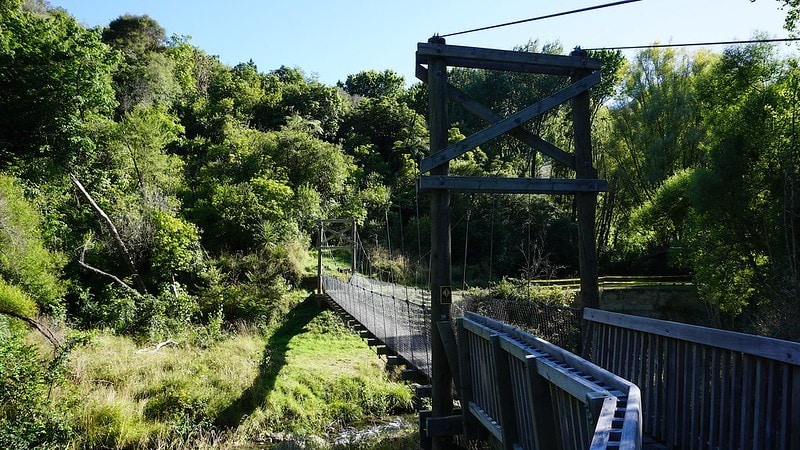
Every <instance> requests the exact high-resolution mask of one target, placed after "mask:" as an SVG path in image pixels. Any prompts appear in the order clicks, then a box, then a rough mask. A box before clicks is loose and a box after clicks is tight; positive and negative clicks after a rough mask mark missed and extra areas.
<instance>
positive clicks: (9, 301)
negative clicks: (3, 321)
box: [0, 276, 37, 318]
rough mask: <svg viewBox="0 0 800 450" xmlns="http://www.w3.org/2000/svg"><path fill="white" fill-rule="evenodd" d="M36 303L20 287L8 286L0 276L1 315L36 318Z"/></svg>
mask: <svg viewBox="0 0 800 450" xmlns="http://www.w3.org/2000/svg"><path fill="white" fill-rule="evenodd" d="M36 312H37V308H36V302H34V301H33V299H32V298H31V297H30V296H29V295H28V294H26V293H25V291H23V290H22V289H20V288H19V286H15V285H13V284H8V283H6V281H5V280H4V279H3V277H1V276H0V313H10V314H14V315H17V316H22V317H31V318H32V317H36Z"/></svg>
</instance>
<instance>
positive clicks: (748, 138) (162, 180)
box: [0, 0, 800, 449]
mask: <svg viewBox="0 0 800 450" xmlns="http://www.w3.org/2000/svg"><path fill="white" fill-rule="evenodd" d="M783 3H784V4H785V5H786V6H788V7H789V8H790V9H789V10H788V12H789V15H788V19H787V20H788V21H787V24H788V25H787V26H788V27H789V28H790V29H794V27H795V26H796V25H795V24H796V9H797V6H796V5H795V3H796V2H794V1H784V2H783ZM517 50H519V51H527V52H547V53H559V54H560V53H563V49H562V48H561V46H560V44H558V43H557V42H548V43H540V42H536V41H534V42H529V43H524V44H523V45H521V46H520V47H519V48H518V49H517ZM593 56H595V57H597V58H600V59H602V61H603V62H604V69H603V82H602V83H601V84H600V85H598V86H597V87H596V88H595V89H594V90H593V91H592V113H593V147H594V153H595V160H596V167H597V168H598V170H599V175H600V177H601V178H604V179H607V180H608V182H609V186H610V191H609V192H608V193H605V194H602V195H601V196H600V201H599V210H598V223H597V225H598V247H599V251H600V259H601V272H602V273H603V274H607V275H666V274H689V275H691V276H692V277H693V278H694V281H695V282H696V284H697V286H698V288H699V291H700V293H701V295H702V297H703V298H704V300H705V301H707V302H709V303H710V304H711V305H713V306H714V307H715V308H716V309H717V310H718V311H720V314H721V315H720V324H721V325H725V326H728V327H734V328H738V329H740V330H747V331H756V332H758V333H762V334H768V335H772V336H776V337H783V338H789V339H800V328H798V326H797V324H798V320H797V318H798V316H800V303H798V302H799V301H800V247H799V245H800V244H798V241H800V219H799V218H800V199H799V198H798V197H799V196H798V190H800V167H798V160H799V159H800V151H799V150H800V146H798V140H797V136H798V128H797V116H798V104H800V102H798V98H800V67H799V66H798V63H797V61H796V60H794V59H791V58H785V57H780V56H778V55H777V53H776V50H775V48H774V47H772V46H770V45H766V44H754V45H748V46H736V47H731V48H727V49H725V50H724V51H722V52H721V53H709V52H704V51H701V52H697V53H685V52H681V51H676V50H673V49H651V50H645V51H642V52H640V53H639V54H638V55H637V56H636V57H635V58H633V59H632V60H625V59H624V58H623V57H622V55H621V54H620V53H618V52H597V53H594V54H593ZM450 78H451V80H452V82H453V83H454V84H455V85H457V86H458V87H459V88H460V89H461V90H462V91H464V92H466V93H467V94H469V95H470V96H472V97H473V98H475V99H477V100H480V101H482V102H484V103H485V104H487V105H489V106H492V107H493V108H494V109H495V110H496V111H497V112H498V113H499V114H505V115H507V114H510V113H512V112H514V111H516V110H518V109H519V108H521V107H523V106H525V105H527V104H528V103H530V102H532V101H535V100H536V99H538V98H541V97H542V96H546V95H549V94H550V93H552V92H554V91H556V90H558V89H560V88H562V87H563V86H564V85H565V83H566V82H567V80H565V79H560V78H558V77H552V76H543V75H520V74H511V73H502V72H487V71H482V70H472V69H469V70H467V69H456V70H453V71H452V72H451V74H450ZM406 81H407V80H403V79H402V77H400V76H398V75H397V74H395V73H393V72H391V71H384V72H379V71H368V72H359V73H355V74H352V75H350V76H348V77H347V79H346V80H343V81H341V82H340V83H338V84H337V85H336V86H327V85H324V84H323V83H321V82H319V81H318V80H317V79H315V78H314V77H311V76H308V75H307V74H306V73H304V72H303V70H302V69H300V68H290V67H278V68H273V69H270V70H267V71H264V70H263V69H260V68H258V67H257V66H256V64H255V63H254V62H252V61H248V62H243V63H241V64H238V65H236V66H234V67H229V66H226V65H224V64H222V63H221V62H220V61H219V60H218V59H217V58H215V57H213V56H211V55H208V54H207V53H205V52H204V51H203V50H202V49H200V48H197V47H196V46H194V45H193V44H192V43H191V40H190V39H188V38H186V37H183V36H167V35H166V33H165V30H164V29H163V28H162V27H161V26H160V25H159V24H158V23H157V21H155V20H154V19H152V18H150V17H147V16H132V15H123V16H120V17H119V18H117V19H115V20H114V21H112V22H111V23H109V24H108V26H106V27H100V28H97V29H88V28H86V27H84V26H82V25H81V24H79V23H78V22H77V21H76V20H75V19H74V18H73V17H71V16H70V15H69V14H68V13H67V12H65V11H63V10H59V9H56V8H52V7H51V6H49V5H48V4H47V3H46V2H44V1H42V0H0V447H3V448H20V449H21V448H30V447H41V448H52V447H59V446H62V447H63V446H69V445H72V446H73V447H83V448H97V447H106V448H141V447H148V446H150V447H152V446H160V447H170V448H173V447H178V446H180V445H187V446H190V445H195V444H197V443H198V442H200V441H201V440H203V441H204V442H206V443H208V445H209V446H211V445H216V444H213V443H214V442H228V443H230V442H232V440H237V439H248V438H256V437H266V435H267V434H269V433H279V432H287V433H294V434H297V435H313V434H319V433H324V432H326V431H330V427H332V426H334V425H336V426H352V425H353V424H358V423H362V422H363V421H364V420H366V419H367V418H368V417H367V416H380V415H384V414H388V413H390V412H393V411H396V410H398V411H399V410H404V409H405V408H407V407H408V400H409V398H408V391H407V389H405V388H402V387H401V386H400V385H397V384H394V383H392V382H390V381H389V380H387V379H385V378H383V377H384V375H381V372H380V370H378V368H376V367H374V364H368V363H365V362H363V361H359V362H354V361H353V364H351V361H352V360H351V359H349V358H351V354H350V353H349V350H350V349H355V348H356V347H358V344H357V339H355V338H353V337H352V336H350V335H348V334H347V333H344V332H342V331H341V330H339V329H338V328H337V327H336V326H335V325H334V321H333V320H332V318H331V317H330V316H329V315H327V314H323V315H315V313H314V312H313V309H309V308H307V305H306V306H302V305H303V304H302V303H300V302H299V301H298V298H299V297H302V292H303V291H302V290H301V289H302V287H303V283H304V277H305V276H307V275H308V273H309V270H308V267H309V266H311V265H313V262H312V261H313V258H312V257H311V253H310V252H311V248H312V246H313V239H314V238H313V236H314V233H315V227H316V223H317V220H319V219H327V218H351V217H352V218H355V219H356V220H357V221H358V223H359V230H360V234H361V239H362V241H363V242H364V243H365V244H366V245H368V246H370V247H374V248H373V249H371V251H372V253H373V254H374V255H376V259H380V260H381V261H384V262H385V263H386V270H391V271H392V272H393V273H397V274H398V277H400V276H405V277H407V278H408V279H413V278H415V277H414V276H413V275H410V274H409V272H411V271H413V270H414V269H415V268H416V267H418V266H424V262H425V261H426V260H427V255H428V252H429V246H430V243H429V240H430V236H429V230H428V229H429V226H428V225H429V219H428V217H427V207H426V205H427V202H428V198H427V197H426V194H425V193H424V192H418V191H417V189H416V177H417V175H418V169H417V162H418V160H419V159H420V158H421V157H423V156H425V155H426V154H427V153H428V130H427V125H426V117H425V115H426V111H427V106H426V102H427V99H426V92H425V87H424V85H422V84H414V85H411V86H410V87H409V86H407V85H406ZM450 114H451V119H452V122H453V128H452V129H451V130H450V137H451V139H452V140H456V139H460V138H462V137H464V136H468V135H471V134H472V133H475V132H476V131H478V130H480V129H481V128H482V127H484V126H485V124H484V123H482V122H481V121H480V120H478V119H477V118H475V117H474V116H472V115H470V114H468V113H466V112H465V111H462V110H460V109H459V108H458V107H456V106H453V107H452V108H451V112H450ZM570 114H571V112H570V111H569V107H568V106H565V107H562V108H559V109H556V110H554V111H552V112H549V113H547V114H545V115H543V116H541V117H539V118H537V119H536V120H535V121H533V122H532V123H530V124H527V125H526V127H527V128H528V129H529V130H530V131H532V132H534V133H536V134H538V135H539V136H541V137H542V138H544V139H546V140H548V141H550V142H552V143H553V144H555V145H557V146H559V147H561V148H563V149H564V150H566V151H571V146H572V130H571V126H570ZM451 172H452V173H453V174H457V175H491V176H544V177H548V176H553V177H569V176H573V175H572V174H570V173H569V172H568V171H566V170H565V169H563V168H562V167H560V166H559V165H558V164H557V163H554V162H553V161H551V160H549V159H548V158H546V157H543V156H542V155H540V154H536V153H532V152H531V151H529V150H528V149H526V148H524V147H522V146H520V145H519V144H518V143H517V142H515V141H513V140H511V139H505V138H502V139H497V140H494V141H492V142H489V143H487V144H485V145H483V146H481V147H480V148H477V149H474V150H472V151H470V152H467V153H466V154H465V155H463V156H462V157H460V158H458V159H457V160H455V161H453V162H452V164H451ZM574 215H575V210H574V205H573V200H572V198H570V197H566V196H564V197H552V196H533V195H529V196H518V195H517V196H515V195H454V196H453V198H452V217H453V231H452V236H453V258H452V259H453V261H454V263H455V264H456V267H454V274H456V275H455V276H454V278H455V279H457V280H462V281H466V282H467V284H471V285H473V286H474V285H488V284H494V285H495V286H496V288H497V290H498V291H503V290H509V289H510V288H509V286H513V284H509V282H507V281H502V280H504V279H506V278H522V279H534V278H552V277H569V276H574V275H575V274H576V273H577V247H576V234H577V231H576V227H575V220H574ZM407 266H412V269H411V270H409V268H408V267H407ZM421 270H424V267H422V268H421ZM556 297H557V296H554V298H556ZM557 300H558V301H559V302H561V301H563V299H562V298H561V297H558V298H557ZM31 330H33V332H31ZM39 336H41V338H42V339H44V340H42V341H41V342H40V341H39V340H38V339H39ZM328 339H336V343H337V345H336V346H335V347H332V346H331V341H329V340H328ZM159 343H162V344H164V343H169V344H168V345H166V346H164V347H162V348H161V349H160V350H158V351H157V352H155V353H146V352H144V353H139V352H138V351H137V350H139V349H144V348H154V346H155V345H156V344H159ZM361 350H364V349H363V348H362V349H361ZM339 351H341V352H343V353H342V354H339V353H338V352H339ZM316 352H322V353H325V354H328V355H329V356H335V357H337V358H341V360H342V361H346V362H342V363H341V364H340V366H337V371H335V372H334V373H328V372H327V371H323V370H321V369H319V368H318V367H319V366H317V364H323V365H324V364H326V363H323V362H316V361H314V359H315V358H316ZM357 353H358V351H355V350H354V354H357ZM352 357H353V358H356V359H357V358H358V357H356V356H352ZM293 365H294V367H301V368H302V370H301V369H296V370H291V369H289V368H290V367H293ZM353 367H355V369H353ZM351 370H353V371H352V372H350V371H351ZM328 376H330V377H332V378H328ZM331 424H333V425H331ZM181 443H182V444H181Z"/></svg>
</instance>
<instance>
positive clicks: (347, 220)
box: [320, 219, 353, 223]
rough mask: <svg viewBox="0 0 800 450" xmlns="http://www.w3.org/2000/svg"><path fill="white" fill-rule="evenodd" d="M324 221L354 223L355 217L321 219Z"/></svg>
mask: <svg viewBox="0 0 800 450" xmlns="http://www.w3.org/2000/svg"><path fill="white" fill-rule="evenodd" d="M320 222H322V223H353V219H320Z"/></svg>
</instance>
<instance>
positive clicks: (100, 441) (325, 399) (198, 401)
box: [56, 301, 411, 448]
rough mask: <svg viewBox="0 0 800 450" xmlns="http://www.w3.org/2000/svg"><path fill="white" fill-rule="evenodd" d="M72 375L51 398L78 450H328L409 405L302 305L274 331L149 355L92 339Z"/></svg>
mask: <svg viewBox="0 0 800 450" xmlns="http://www.w3.org/2000/svg"><path fill="white" fill-rule="evenodd" d="M176 341H177V340H176ZM69 376H70V380H71V382H70V383H69V384H67V385H66V386H65V387H63V388H61V389H60V390H59V392H57V394H56V395H57V396H58V397H59V399H60V401H63V402H69V403H71V407H70V410H71V411H72V414H73V417H74V429H75V432H76V436H77V437H76V439H75V440H74V445H75V447H78V448H230V447H234V446H246V447H247V446H248V445H249V446H252V445H254V444H258V445H263V446H266V445H267V443H270V442H276V441H281V440H287V439H294V440H298V439H299V440H303V441H306V442H311V443H312V444H313V446H315V447H326V446H327V444H326V443H327V442H331V441H332V437H333V436H335V435H336V434H337V433H338V432H339V431H340V430H341V429H343V428H346V427H356V428H358V427H368V426H369V425H370V424H373V423H376V422H380V421H382V420H385V419H386V417H388V416H389V415H390V414H394V413H403V412H408V411H410V408H411V392H410V389H409V388H408V387H407V386H405V385H403V384H401V383H398V382H395V381H392V380H391V379H390V377H389V375H388V374H387V373H386V372H385V371H384V367H383V364H382V362H381V361H380V360H379V359H378V358H377V357H376V356H375V354H374V353H373V352H372V351H371V350H370V349H369V348H368V347H367V346H366V344H365V343H364V342H363V341H362V340H361V339H360V338H358V337H357V336H356V335H355V334H353V333H352V332H350V331H349V330H347V329H345V328H344V327H343V325H342V324H341V322H340V320H339V319H338V318H337V317H335V316H334V315H333V314H332V313H331V312H329V311H320V310H318V309H317V308H316V307H315V306H314V305H313V304H312V303H310V302H308V301H304V302H300V303H297V304H296V306H294V307H293V308H292V309H291V311H290V312H289V314H288V315H286V317H285V318H284V320H282V321H281V322H280V323H279V325H277V326H276V327H275V328H273V329H271V330H268V331H266V332H260V331H258V330H257V329H255V328H248V327H242V328H240V329H238V330H235V331H231V332H230V333H229V334H228V335H227V336H226V337H224V338H222V339H220V340H218V341H216V342H214V343H212V344H211V345H209V346H207V347H205V348H203V347H198V346H195V345H189V344H186V343H181V342H177V343H176V344H174V345H167V346H164V347H162V348H160V349H159V350H158V351H154V348H153V347H152V346H151V347H149V348H143V345H141V344H137V343H135V342H134V341H133V340H132V339H130V338H126V337H120V336H114V335H112V334H110V333H102V332H100V333H98V334H97V335H96V336H95V338H94V339H93V340H92V342H91V344H89V345H88V346H85V347H83V348H81V349H79V350H76V352H75V354H74V355H73V356H72V358H71V361H70V366H69ZM398 445H401V446H400V447H397V448H402V445H403V444H398ZM256 448H259V447H256Z"/></svg>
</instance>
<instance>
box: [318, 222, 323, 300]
mask: <svg viewBox="0 0 800 450" xmlns="http://www.w3.org/2000/svg"><path fill="white" fill-rule="evenodd" d="M322 227H323V224H322V221H321V220H320V221H319V224H318V226H317V294H320V295H321V294H322Z"/></svg>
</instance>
